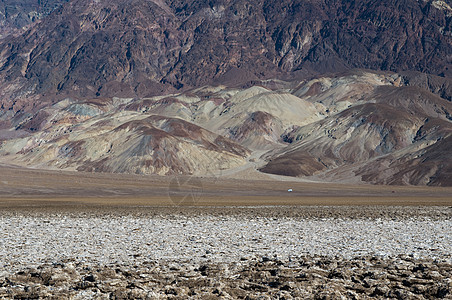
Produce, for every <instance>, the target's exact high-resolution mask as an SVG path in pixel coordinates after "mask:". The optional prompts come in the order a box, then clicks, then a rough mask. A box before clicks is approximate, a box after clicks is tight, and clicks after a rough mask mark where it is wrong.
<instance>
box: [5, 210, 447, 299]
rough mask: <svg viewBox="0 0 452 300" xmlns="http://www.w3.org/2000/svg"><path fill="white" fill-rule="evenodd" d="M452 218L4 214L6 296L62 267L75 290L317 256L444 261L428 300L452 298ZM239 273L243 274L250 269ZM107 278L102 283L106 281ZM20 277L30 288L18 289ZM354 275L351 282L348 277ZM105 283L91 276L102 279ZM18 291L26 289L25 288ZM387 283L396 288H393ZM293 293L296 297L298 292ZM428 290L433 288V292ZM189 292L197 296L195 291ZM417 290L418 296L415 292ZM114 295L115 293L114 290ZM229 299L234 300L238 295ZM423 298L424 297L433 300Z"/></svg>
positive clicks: (324, 213) (419, 214)
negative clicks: (130, 273)
mask: <svg viewBox="0 0 452 300" xmlns="http://www.w3.org/2000/svg"><path fill="white" fill-rule="evenodd" d="M451 216H452V208H450V207H410V208H407V207H404V208H398V207H379V208H377V207H360V208H356V207H304V208H303V207H293V208H288V207H242V208H241V207H236V208H212V207H211V208H203V209H202V208H149V207H147V208H146V207H143V208H135V209H130V210H128V209H106V208H102V209H94V210H88V209H86V210H84V209H81V210H78V211H75V210H68V211H40V210H27V209H24V210H23V211H21V212H18V211H17V210H16V211H8V210H4V211H0V297H2V296H3V297H9V296H11V297H12V296H13V295H19V294H18V293H19V292H18V291H20V292H21V293H25V292H28V293H31V290H30V287H28V291H27V290H26V288H25V287H26V286H27V284H30V282H34V284H35V285H38V286H45V284H44V283H42V282H41V283H39V282H38V283H37V281H36V280H35V281H33V280H31V278H32V277H33V276H31V275H30V274H31V273H33V272H34V273H33V274H35V273H36V272H37V271H36V270H38V269H39V270H41V273H42V271H43V270H47V272H54V273H55V272H56V273H55V274H57V273H58V272H57V271H55V270H57V269H59V270H66V269H67V266H69V267H70V268H72V269H74V270H76V269H77V270H78V271H77V272H75V271H74V272H75V273H74V274H77V275H74V276H75V277H74V278H72V279H71V277H70V276H69V277H68V276H66V277H67V278H66V277H65V278H66V280H65V282H66V283H67V284H70V283H71V282H72V283H73V284H75V283H74V282H75V281H77V280H78V281H80V280H82V281H83V282H84V281H86V280H85V279H86V278H85V277H86V276H89V274H88V273H89V272H88V271H89V270H91V268H100V269H98V273H99V272H101V271H100V270H103V271H105V270H107V269H108V270H113V269H115V268H119V269H120V270H123V269H127V270H128V269H130V268H131V267H132V266H135V268H137V266H141V268H144V269H146V270H147V271H142V272H144V273H146V272H147V273H149V272H150V270H151V269H152V268H155V267H156V266H160V267H162V268H165V267H164V266H166V267H167V268H171V266H173V270H172V271H171V272H169V273H174V272H175V271H179V272H182V271H181V270H185V271H184V272H188V273H190V272H193V270H195V269H197V270H199V268H200V267H201V266H205V268H206V269H207V268H212V267H213V266H216V267H215V268H218V266H219V265H221V266H223V267H227V268H229V267H231V266H232V265H235V264H236V263H237V262H242V265H246V266H247V267H243V266H242V267H243V268H242V269H243V270H245V269H247V270H251V269H252V268H251V265H249V264H250V263H251V264H252V265H253V266H254V264H257V263H263V262H268V263H272V264H276V265H277V266H281V267H283V266H285V268H289V269H290V265H291V262H294V261H299V260H300V258H305V260H306V258H311V259H308V260H309V263H312V264H314V263H315V259H314V258H317V260H319V259H320V260H322V259H323V260H326V261H330V262H331V261H335V262H336V267H337V263H338V262H343V265H344V266H346V265H347V264H348V263H351V262H353V261H357V260H365V261H369V260H371V259H373V260H375V261H379V262H380V263H381V262H388V261H391V260H392V261H393V263H392V264H393V265H397V263H395V262H394V261H398V262H399V263H400V261H402V262H403V261H408V262H409V263H412V264H413V266H416V265H417V264H419V263H420V262H421V261H424V262H423V264H424V265H429V264H431V265H435V264H436V268H438V267H437V264H443V266H442V267H441V268H440V269H441V270H443V271H444V272H445V274H446V275H441V276H440V277H441V278H440V279H441V280H439V281H438V280H436V281H435V282H439V283H441V284H442V285H441V286H442V287H445V289H446V290H442V292H441V291H440V292H438V289H436V290H434V291H433V290H431V289H430V290H428V291H429V293H430V294H428V295H430V296H431V295H436V296H438V297H439V296H444V297H448V295H449V296H451V294H449V292H448V291H449V290H450V288H451V284H452V283H451V281H452V275H451V273H450V272H451V268H450V265H451V264H452V230H451V228H452V218H451ZM400 257H405V259H400ZM396 258H399V259H396ZM395 259H396V260H395ZM68 263H69V265H68ZM278 263H279V264H278ZM149 264H151V265H152V268H151V269H149V267H143V266H146V265H149ZM365 265H366V264H364V265H363V266H365ZM368 265H373V263H369V264H368ZM386 265H391V264H388V263H386ZM62 266H63V267H62ZM228 266H229V267H228ZM297 267H300V266H297ZM330 267H331V266H330ZM236 268H238V270H242V269H240V268H241V267H236ZM250 268H251V269H250ZM72 269H71V270H72ZM324 269H325V268H324ZM327 269H328V268H326V269H325V270H327ZM333 269H334V268H333ZM333 269H331V270H327V271H325V270H324V272H327V273H325V274H326V275H325V274H324V275H325V276H327V275H328V274H329V273H328V272H333ZM355 269H356V268H355ZM357 269H359V267H357ZM27 270H28V271H27ZM30 270H35V271H30ZM52 270H53V271H52ZM83 270H84V271H83ZM86 270H88V271H86ZM243 270H242V271H243ZM397 270H399V271H400V270H401V269H400V268H399V269H397ZM66 271H67V270H66ZM66 271H64V272H66ZM311 271H312V270H311ZM362 271H363V272H364V271H365V270H362ZM24 272H25V273H24ZM27 272H28V273H27ZM59 272H60V273H61V272H63V271H59ZM64 272H63V273H64ZM71 272H72V271H71ZM87 272H88V273H87ZM237 272H239V271H237ZM256 272H257V273H259V272H260V271H259V272H258V271H256ZM347 272H349V271H347ZM38 273H39V272H38ZM66 273H67V272H66ZM147 273H146V274H147ZM169 273H168V274H169ZM239 273H240V272H239ZM257 273H256V274H257ZM320 273H321V272H320ZM440 273H441V272H440ZM21 274H22V275H23V274H28V275H27V276H25V275H23V276H25V277H24V278H25V279H24V278H23V276H22V277H20V276H21ZM36 274H37V273H36ZM71 274H72V273H71ZM83 274H85V275H83ZM99 274H100V273H99ZM99 274H97V275H96V276H98V277H99V276H100V275H99ZM140 274H141V273H140ZM168 274H167V275H168ZM253 274H254V273H253ZM259 274H260V273H259ZM447 274H449V275H447ZM82 275H83V276H82ZM173 275H174V274H173ZM179 275H180V274H179ZM223 275H224V274H223ZM223 275H222V276H223ZM292 275H293V276H295V275H294V274H292ZM14 276H16V277H15V278H16V280H19V281H21V280H22V281H23V283H22V284H19V285H18V284H16V285H14V284H10V283H9V282H13V281H11V280H12V279H11V278H14ZM17 276H19V277H17ZM77 276H78V277H77ZM84 276H85V277H84ZM137 276H138V277H140V276H139V275H137ZM162 276H163V275H162ZM174 276H176V275H174ZM199 276H201V277H202V276H204V277H205V276H207V275H202V274H201V275H199ZM224 276H225V275H224ZM250 276H251V275H250ZM253 276H254V275H253ZM275 276H276V275H275ZM344 276H345V275H344ZM344 276H342V277H341V278H342V279H344ZM41 277H42V276H41ZM107 277H108V276H107ZM220 277H221V276H220ZM7 278H8V281H6V279H7ZM17 278H19V279H17ZM21 278H22V279H21ZM99 278H100V277H99ZM99 278H98V279H94V278H91V279H93V281H92V282H96V281H97V280H100V279H99ZM225 278H227V276H225ZM278 278H279V277H278ZM350 278H351V277H350ZM407 278H408V277H407ZM407 278H405V279H407ZM41 279H42V278H41ZM110 279H111V278H110ZM280 279H281V278H280ZM342 279H341V280H342ZM2 280H3V281H2ZM124 280H125V279H124ZM247 280H251V279H250V278H248V279H247ZM350 280H351V279H350ZM444 280H446V281H444ZM447 280H448V281H447ZM41 281H42V280H41ZM89 281H90V280H88V282H89ZM126 281H127V280H125V281H124V282H126ZM402 281H403V280H402V279H401V280H400V282H401V283H402ZM2 282H3V283H2ZM24 282H25V283H24ZM291 282H292V281H291ZM326 282H328V281H326ZM439 283H438V284H439ZM256 284H257V283H256ZM173 285H174V283H173ZM368 285H369V287H368V291H367V292H368V294H369V295H370V294H371V292H372V291H373V292H375V286H373V285H370V284H368ZM411 285H412V284H411ZM411 285H409V287H410V286H411ZM17 286H19V287H20V288H18V289H15V287H16V288H17ZM47 286H48V285H47ZM165 286H167V285H165ZM174 286H175V287H178V286H179V285H178V284H175V285H174ZM207 286H208V285H207ZM278 286H279V285H277V286H275V287H273V288H278ZM385 286H386V287H388V284H386V285H385ZM402 286H403V284H402ZM295 287H296V286H294V288H295ZM66 288H68V286H66ZM162 288H163V287H162ZM267 288H272V287H267ZM364 288H365V287H364ZM86 289H88V290H89V291H90V292H89V291H87V290H86ZM287 289H288V290H293V289H292V288H290V285H289V287H288V288H287ZM82 290H83V293H85V292H87V293H94V294H92V295H91V296H93V295H94V296H95V295H96V293H97V291H99V294H97V296H99V295H101V294H102V295H106V294H105V293H106V292H105V293H104V292H102V290H100V289H99V287H98V286H97V285H92V286H91V285H89V286H87V287H85V288H84V289H81V291H80V292H79V293H75V292H74V293H75V294H76V295H79V294H80V293H82ZM131 290H132V289H130V291H131ZM258 290H259V289H258ZM277 290H279V289H277ZM371 290H372V291H371ZM2 291H3V294H2ZM8 291H9V292H8ZM33 291H34V292H35V293H38V294H35V296H36V295H41V296H43V295H44V294H39V291H40V290H36V289H35V290H33ZM141 291H143V289H142V290H141ZM147 291H148V292H149V293H147V294H143V295H144V296H146V295H148V296H149V297H150V295H151V294H150V290H147ZM162 291H163V290H160V292H162ZM347 291H349V290H347ZM391 291H394V290H393V289H390V290H389V291H382V292H381V293H382V294H381V295H380V296H382V297H383V296H384V295H385V293H389V292H391ZM426 291H427V290H426V289H424V290H423V293H424V294H425V293H427V292H426ZM154 292H156V291H154ZM188 292H189V289H188V290H187V291H185V293H188ZM261 292H263V291H261ZM267 292H268V291H267ZM408 292H409V293H412V294H413V295H416V294H415V293H414V291H409V289H408ZM83 293H82V294H83ZM109 293H110V296H111V295H112V294H111V293H112V291H110V292H109ZM162 293H163V292H162ZM181 293H182V292H181V291H179V292H176V294H175V295H174V294H172V296H174V297H175V296H177V295H179V296H180V295H182V294H181ZM211 293H213V290H212V291H211ZM344 293H345V290H344ZM432 293H433V294H432ZM75 294H74V295H75ZM82 294H80V295H82ZM126 294H127V293H126ZM164 294H165V293H164ZM195 294H196V293H195ZM195 294H193V295H192V296H193V297H194V295H195ZM226 294H227V295H229V296H231V295H230V293H229V294H228V293H226ZM418 294H419V295H418V296H419V297H421V296H422V295H424V294H422V293H418ZM27 295H29V296H30V295H31V294H27ZM51 295H55V293H53V292H52V293H51ZM127 295H128V296H127ZM127 295H126V296H127V297H132V296H133V295H132V296H131V295H129V294H127ZM143 295H142V296H143ZM156 295H157V294H156ZM162 295H163V294H162ZM165 295H166V296H168V294H165ZM184 295H186V296H187V295H189V294H184ZM310 295H313V294H312V293H311V294H310ZM342 295H345V296H346V294H342ZM394 295H395V294H394ZM394 295H393V296H394ZM425 295H426V294H425ZM425 295H424V296H425ZM47 296H49V295H47ZM82 296H83V295H82ZM91 296H89V297H91ZM94 296H93V297H94ZM97 296H96V297H97ZM126 296H124V297H125V298H127V297H126ZM144 296H143V297H144ZM198 296H199V294H198ZM377 296H378V293H377ZM386 296H387V297H389V296H390V294H386ZM231 297H232V296H231ZM394 297H396V296H394ZM422 297H423V296H422ZM82 298H83V297H82ZM132 298H135V297H132ZM233 298H234V297H233ZM286 298H287V297H286ZM396 298H397V297H396Z"/></svg>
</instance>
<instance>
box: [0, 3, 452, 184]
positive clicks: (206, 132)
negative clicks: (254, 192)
mask: <svg viewBox="0 0 452 300" xmlns="http://www.w3.org/2000/svg"><path fill="white" fill-rule="evenodd" d="M451 20H452V8H451V3H450V1H438V0H435V1H430V0H429V1H425V0H420V1H417V0H416V1H415V0H396V1H386V0H383V1H371V0H364V1H333V0H304V1H301V0H297V1H286V0H282V1H275V0H265V1H241V0H218V1H207V0H201V1H193V0H181V1H172V0H153V1H144V0H130V1H124V0H111V1H108V2H105V1H98V0H72V1H32V0H26V1H25V0H23V1H3V2H1V4H0V24H1V32H0V34H1V36H0V49H1V50H0V105H1V107H0V161H3V162H4V163H10V164H17V165H23V166H27V167H34V168H50V169H68V170H76V171H86V172H114V173H138V174H160V175H174V174H194V175H199V176H205V175H215V176H217V175H218V174H222V175H225V176H226V175H228V176H257V177H259V176H264V174H271V175H265V176H273V178H282V177H278V176H292V177H300V178H303V180H314V181H336V182H368V183H374V184H397V185H399V184H411V185H440V186H444V185H452V159H451V155H450V154H451V150H450V149H451V146H452V145H451V144H452V134H451V132H452V103H451V101H452V85H451V82H452V79H451V77H452V73H451V69H450V67H451V63H452V47H451V46H452V27H451V26H452V25H451Z"/></svg>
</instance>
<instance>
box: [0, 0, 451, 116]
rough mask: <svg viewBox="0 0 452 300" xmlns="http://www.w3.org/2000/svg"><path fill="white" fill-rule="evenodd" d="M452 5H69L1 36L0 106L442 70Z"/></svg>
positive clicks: (446, 72) (77, 0)
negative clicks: (350, 72) (341, 74)
mask: <svg viewBox="0 0 452 300" xmlns="http://www.w3.org/2000/svg"><path fill="white" fill-rule="evenodd" d="M450 5H451V4H450V1H449V0H447V1H439V0H434V1H418V0H397V1H378V2H375V1H370V0H366V1H359V2H349V1H331V0H322V1H318V0H315V1H314V0H310V1H305V0H297V1H288V0H285V1H274V0H266V1H251V2H249V1H242V0H234V1H225V0H216V1H206V0H204V1H193V0H184V1H170V0H166V1H164V0H154V1H144V0H133V1H124V0H112V1H108V2H105V1H90V0H73V1H70V2H69V3H67V4H66V5H63V6H62V7H61V8H60V9H57V10H55V11H54V12H53V13H52V14H50V15H49V16H48V17H46V18H44V19H43V20H42V22H38V23H36V24H35V26H32V27H31V28H30V29H29V30H28V31H26V32H25V33H23V34H22V35H20V36H18V37H16V36H14V37H13V36H10V37H9V38H6V39H5V40H4V41H3V42H2V43H1V45H0V49H3V50H2V51H1V53H0V76H1V79H2V80H1V86H0V91H2V95H4V97H2V104H3V106H4V107H5V108H12V109H14V110H15V111H17V110H19V109H26V108H28V109H30V104H29V102H28V101H25V100H22V99H23V97H25V96H27V97H28V96H30V94H36V95H43V94H45V95H46V97H38V98H40V100H39V101H48V100H49V99H52V98H55V97H57V98H60V99H62V98H64V97H65V96H67V95H73V96H81V97H95V96H109V97H110V96H129V97H135V96H139V97H144V96H150V95H155V94H161V93H163V92H167V91H172V90H174V89H180V88H189V87H199V86H201V85H204V84H210V83H212V80H216V81H217V82H220V83H226V84H228V85H231V84H242V83H244V82H247V81H249V80H252V79H256V78H260V79H263V78H287V77H294V76H295V77H298V78H299V77H300V76H311V75H312V74H319V73H325V72H338V71H344V70H347V69H350V68H367V69H379V70H391V71H398V72H399V71H408V70H417V71H421V72H425V73H430V74H434V75H441V76H447V77H450V75H451V73H450V67H451V59H452V50H451V47H450V45H451V40H452V35H451V34H452V28H451V18H452V9H451V6H450ZM57 95H59V96H57ZM5 98H6V100H5ZM11 99H15V100H16V101H11ZM34 105H37V104H34Z"/></svg>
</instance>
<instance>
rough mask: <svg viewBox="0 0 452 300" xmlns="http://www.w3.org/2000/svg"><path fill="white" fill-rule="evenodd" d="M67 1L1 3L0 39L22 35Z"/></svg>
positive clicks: (34, 0)
mask: <svg viewBox="0 0 452 300" xmlns="http://www.w3.org/2000/svg"><path fill="white" fill-rule="evenodd" d="M67 1H68V0H2V1H1V2H0V39H1V38H3V37H5V36H8V35H10V34H20V33H21V32H22V31H24V30H26V29H27V27H29V26H30V25H32V24H33V23H34V22H37V21H38V20H40V19H42V18H43V17H46V16H47V15H49V14H50V13H51V12H52V11H53V10H55V9H57V8H58V7H60V6H61V5H62V4H64V3H66V2H67Z"/></svg>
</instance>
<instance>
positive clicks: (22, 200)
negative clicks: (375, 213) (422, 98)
mask: <svg viewBox="0 0 452 300" xmlns="http://www.w3.org/2000/svg"><path fill="white" fill-rule="evenodd" d="M288 189H293V192H290V193H289V192H288ZM30 205H31V206H40V205H42V206H80V205H82V206H87V205H101V206H184V205H189V206H255V205H256V206H258V205H259V206H265V205H325V206H336V205H340V206H343V205H346V206H350V205H359V206H361V205H389V206H393V205H397V206H452V188H450V187H448V188H441V187H413V186H374V185H367V184H361V185H349V184H335V183H312V182H290V181H277V180H239V179H231V178H198V177H177V178H176V177H161V176H139V175H124V174H98V173H79V172H64V171H49V170H35V169H25V168H16V167H12V166H0V208H8V207H9V208H12V207H23V206H30Z"/></svg>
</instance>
